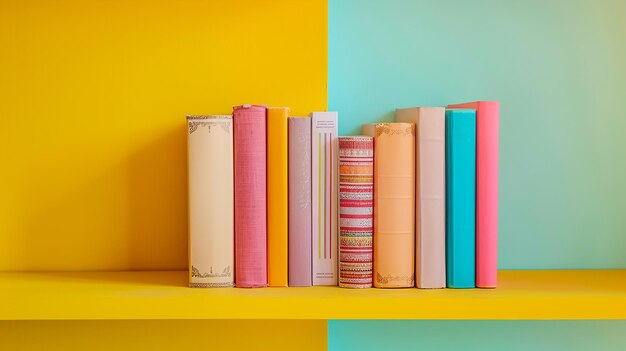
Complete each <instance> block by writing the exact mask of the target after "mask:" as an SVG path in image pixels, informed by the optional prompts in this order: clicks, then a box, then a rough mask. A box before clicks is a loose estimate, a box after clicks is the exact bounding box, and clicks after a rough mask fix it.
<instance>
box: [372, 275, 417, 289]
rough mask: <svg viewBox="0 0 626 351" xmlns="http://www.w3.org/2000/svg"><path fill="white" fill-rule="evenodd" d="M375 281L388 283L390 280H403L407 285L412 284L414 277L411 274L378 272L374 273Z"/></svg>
mask: <svg viewBox="0 0 626 351" xmlns="http://www.w3.org/2000/svg"><path fill="white" fill-rule="evenodd" d="M376 281H377V282H378V283H381V284H389V283H392V282H404V283H405V284H406V285H408V286H409V287H411V286H413V283H414V279H413V275H402V276H401V275H391V274H386V275H381V274H380V273H376Z"/></svg>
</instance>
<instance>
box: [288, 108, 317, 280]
mask: <svg viewBox="0 0 626 351" xmlns="http://www.w3.org/2000/svg"><path fill="white" fill-rule="evenodd" d="M288 183H289V286H311V285H313V280H312V268H311V240H312V239H311V119H310V118H298V117H290V118H289V182H288Z"/></svg>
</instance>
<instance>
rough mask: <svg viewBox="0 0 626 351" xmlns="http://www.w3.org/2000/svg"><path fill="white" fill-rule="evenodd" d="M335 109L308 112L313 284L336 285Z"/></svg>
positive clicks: (336, 184) (336, 164)
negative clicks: (309, 125) (309, 126)
mask: <svg viewBox="0 0 626 351" xmlns="http://www.w3.org/2000/svg"><path fill="white" fill-rule="evenodd" d="M337 147H338V144H337V112H313V113H311V163H312V164H311V184H312V191H311V198H312V201H311V202H312V210H313V214H312V232H313V235H312V242H311V246H312V248H313V250H312V251H313V255H312V256H313V257H312V260H313V265H312V266H313V285H337V262H338V261H337V259H338V257H337V255H338V252H339V251H338V250H337V214H338V213H339V212H338V204H337V196H338V195H337V191H338V189H337V186H338V183H337V174H338V173H337V166H338V163H337Z"/></svg>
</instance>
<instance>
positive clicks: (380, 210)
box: [363, 123, 415, 288]
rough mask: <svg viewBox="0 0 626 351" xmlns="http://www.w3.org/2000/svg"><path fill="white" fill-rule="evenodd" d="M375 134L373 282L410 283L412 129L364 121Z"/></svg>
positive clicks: (369, 132)
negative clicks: (370, 123)
mask: <svg viewBox="0 0 626 351" xmlns="http://www.w3.org/2000/svg"><path fill="white" fill-rule="evenodd" d="M363 131H364V134H366V135H370V136H374V138H375V139H374V286H375V287H377V288H405V287H413V286H414V284H415V282H414V278H415V276H414V264H415V256H414V254H415V231H414V228H415V155H414V153H415V131H414V125H413V124H410V123H379V124H376V125H366V126H365V127H364V128H363Z"/></svg>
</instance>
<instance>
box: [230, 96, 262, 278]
mask: <svg viewBox="0 0 626 351" xmlns="http://www.w3.org/2000/svg"><path fill="white" fill-rule="evenodd" d="M266 112H267V108H266V107H265V106H259V105H242V106H235V107H233V125H234V138H233V139H234V168H235V286H237V287H240V288H255V287H264V286H267V204H266V201H267V196H266V188H267V187H266V186H267V174H266V168H267V167H266V149H265V145H266V130H265V123H266Z"/></svg>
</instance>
